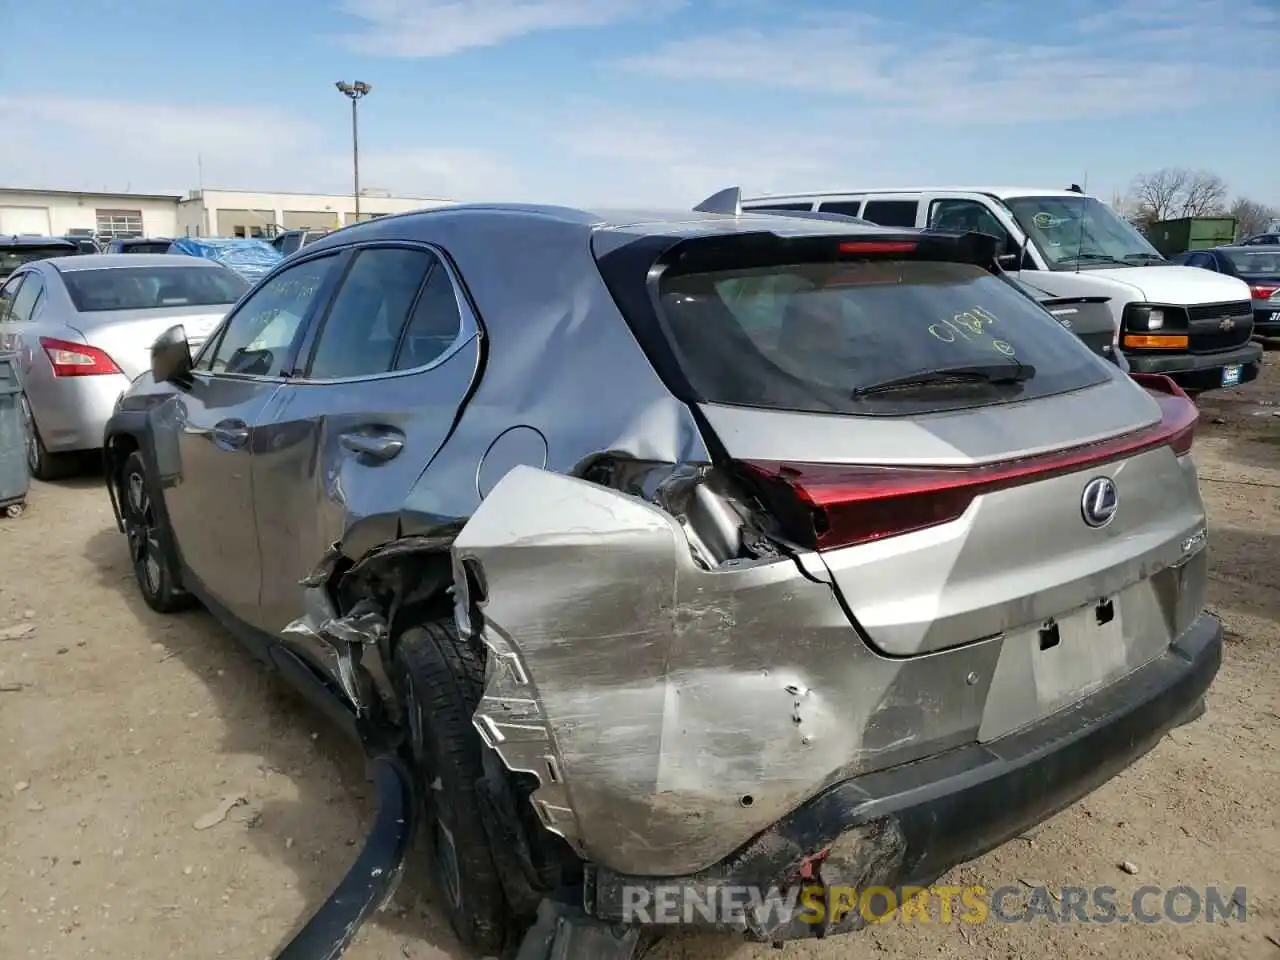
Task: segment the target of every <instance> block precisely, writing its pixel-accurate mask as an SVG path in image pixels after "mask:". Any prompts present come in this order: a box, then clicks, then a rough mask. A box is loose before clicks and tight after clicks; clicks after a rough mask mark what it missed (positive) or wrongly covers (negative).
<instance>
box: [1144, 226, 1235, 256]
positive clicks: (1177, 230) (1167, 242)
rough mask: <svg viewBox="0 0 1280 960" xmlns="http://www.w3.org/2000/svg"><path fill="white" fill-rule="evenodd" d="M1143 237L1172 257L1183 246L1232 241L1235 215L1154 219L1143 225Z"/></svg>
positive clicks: (1203, 247)
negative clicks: (1144, 228) (1145, 231)
mask: <svg viewBox="0 0 1280 960" xmlns="http://www.w3.org/2000/svg"><path fill="white" fill-rule="evenodd" d="M1147 239H1148V240H1150V241H1151V245H1152V246H1153V247H1155V248H1156V249H1157V250H1159V251H1160V255H1161V256H1165V257H1173V256H1177V255H1178V254H1180V253H1185V252H1186V251H1187V250H1208V249H1210V248H1211V247H1221V246H1225V245H1227V244H1230V243H1234V242H1235V239H1236V218H1235V217H1182V218H1180V219H1178V220H1157V221H1156V222H1155V223H1153V224H1151V226H1149V227H1148V228H1147Z"/></svg>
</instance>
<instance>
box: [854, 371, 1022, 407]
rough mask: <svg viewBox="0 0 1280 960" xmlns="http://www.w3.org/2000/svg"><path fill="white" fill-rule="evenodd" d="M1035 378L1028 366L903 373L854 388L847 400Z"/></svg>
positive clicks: (1003, 383) (999, 383)
mask: <svg viewBox="0 0 1280 960" xmlns="http://www.w3.org/2000/svg"><path fill="white" fill-rule="evenodd" d="M1035 375H1036V368H1035V367H1033V366H1032V365H1031V364H1029V363H1018V362H1016V361H1015V362H1013V363H977V364H967V365H964V366H954V367H934V368H933V369H931V370H919V371H917V372H915V373H905V374H902V375H901V376H897V377H891V378H889V379H887V380H877V381H875V382H874V383H868V384H867V385H865V386H862V387H855V388H854V389H853V392H852V393H850V394H849V399H851V400H856V399H858V398H859V397H866V396H870V395H872V394H875V393H885V392H887V391H890V390H912V389H915V388H917V387H935V386H949V385H953V384H966V385H971V384H975V383H976V384H982V385H984V386H989V385H994V386H1000V385H1006V384H1013V383H1022V382H1023V381H1025V380H1030V379H1031V378H1032V377H1034V376H1035Z"/></svg>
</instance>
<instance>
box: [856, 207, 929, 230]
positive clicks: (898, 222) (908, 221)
mask: <svg viewBox="0 0 1280 960" xmlns="http://www.w3.org/2000/svg"><path fill="white" fill-rule="evenodd" d="M919 210H920V201H918V200H868V201H867V208H866V209H865V210H863V211H862V219H863V220H870V221H871V222H872V223H878V224H880V226H882V227H914V226H915V225H916V213H917V212H918V211H919Z"/></svg>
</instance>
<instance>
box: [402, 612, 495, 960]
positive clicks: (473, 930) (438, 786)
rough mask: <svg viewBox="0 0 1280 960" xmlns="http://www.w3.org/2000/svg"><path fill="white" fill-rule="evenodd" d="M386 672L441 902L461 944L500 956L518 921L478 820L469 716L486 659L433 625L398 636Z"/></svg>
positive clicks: (476, 752) (477, 768)
mask: <svg viewBox="0 0 1280 960" xmlns="http://www.w3.org/2000/svg"><path fill="white" fill-rule="evenodd" d="M391 673H392V681H393V683H394V684H395V686H396V689H397V692H398V694H399V697H400V702H401V703H402V704H403V705H404V708H405V715H406V717H407V719H408V726H409V742H410V747H411V749H412V751H413V759H414V769H415V774H416V776H417V780H418V789H419V792H420V795H421V796H422V798H423V804H422V825H423V828H424V832H425V834H426V836H427V839H428V840H429V841H430V846H431V868H432V875H433V876H432V879H433V880H434V881H435V885H436V890H437V891H438V892H439V895H440V900H441V903H442V904H443V905H444V909H445V912H446V914H447V915H448V917H449V923H450V924H451V925H452V927H453V930H454V932H455V933H456V934H457V936H458V939H459V940H461V941H462V942H463V943H464V944H466V945H467V946H468V947H471V948H473V949H476V950H480V951H482V952H486V953H492V954H500V953H501V952H502V949H503V947H504V945H506V944H507V943H508V941H509V940H510V939H511V937H512V935H513V932H514V931H513V921H514V920H515V919H516V918H515V917H513V916H512V915H511V911H510V909H509V908H508V906H507V902H506V897H505V895H504V894H503V887H502V879H501V877H500V875H499V873H498V868H497V867H496V866H495V864H494V860H493V855H492V854H491V853H490V848H489V837H488V834H487V832H486V831H485V828H484V824H483V823H481V822H480V820H479V818H478V813H479V811H481V810H483V809H484V807H483V805H482V803H481V799H480V797H479V792H478V790H477V784H478V783H479V781H480V780H481V779H482V777H483V776H484V770H483V765H482V759H481V756H482V754H481V751H482V750H483V749H484V744H483V741H481V739H480V735H479V734H478V733H477V732H476V729H475V727H474V726H472V724H471V715H472V714H473V713H475V710H476V707H477V706H478V705H479V703H480V697H481V694H482V692H483V690H484V662H483V660H482V659H481V658H480V657H479V656H478V655H477V653H476V651H475V650H474V649H472V648H471V647H470V646H469V645H468V644H467V643H466V642H465V641H464V640H462V639H461V638H460V637H459V636H458V630H457V627H456V626H455V625H454V624H453V623H452V622H451V621H444V620H437V621H432V622H430V623H427V624H424V625H423V626H421V627H411V628H410V629H408V630H406V631H405V632H404V633H403V634H402V635H401V637H400V639H399V642H398V643H397V645H396V651H395V655H394V657H393V659H392V671H391Z"/></svg>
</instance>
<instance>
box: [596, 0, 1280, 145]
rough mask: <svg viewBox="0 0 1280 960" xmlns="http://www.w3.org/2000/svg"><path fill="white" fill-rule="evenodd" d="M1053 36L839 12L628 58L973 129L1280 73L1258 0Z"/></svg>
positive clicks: (1133, 104)
mask: <svg viewBox="0 0 1280 960" xmlns="http://www.w3.org/2000/svg"><path fill="white" fill-rule="evenodd" d="M1046 9H1047V8H1046ZM987 19H988V20H989V12H988V17H987ZM1045 36H1048V37H1051V38H1052V39H1051V40H1049V41H1047V42H1039V43H1015V42H1014V41H1012V40H1007V39H996V38H994V37H992V36H989V35H978V34H974V33H970V34H965V33H959V32H937V33H934V34H932V35H930V34H928V33H923V32H920V31H910V32H908V31H905V30H904V29H903V26H902V25H901V24H895V23H893V22H890V21H889V20H887V19H884V18H882V17H879V16H869V15H837V16H828V17H823V18H820V19H818V18H801V22H798V23H796V24H795V25H793V26H789V27H784V28H782V29H770V30H768V31H765V30H760V29H741V30H734V31H725V32H719V33H711V34H705V35H702V36H693V37H686V38H682V39H679V40H675V41H672V42H670V43H667V44H665V45H664V46H662V47H660V48H659V49H657V50H656V51H654V52H652V53H649V54H642V55H638V56H633V57H630V58H626V59H623V60H621V61H619V63H618V65H619V66H621V67H622V68H624V69H625V70H627V71H629V72H632V73H638V74H645V75H650V76H657V77H662V78H665V79H672V80H682V81H688V80H694V81H713V82H720V83H725V84H736V85H740V86H743V87H754V88H765V89H767V88H774V89H779V90H785V91H791V92H803V93H806V94H809V95H810V96H811V97H812V98H814V99H818V100H820V101H823V100H825V101H826V102H829V103H830V104H832V105H833V106H837V107H838V106H852V105H853V104H852V103H851V101H853V103H856V104H857V105H858V107H859V115H860V117H861V118H862V119H863V121H866V120H870V119H872V118H873V117H874V118H877V119H881V120H885V119H892V118H895V117H896V118H900V119H909V120H916V121H919V120H925V121H929V122H931V123H965V124H973V123H989V124H1007V123H1021V122H1027V121H1070V120H1078V119H1099V118H1105V117H1114V116H1127V115H1141V114H1143V113H1145V112H1151V111H1162V110H1166V109H1171V108H1183V107H1186V106H1189V105H1192V104H1195V103H1199V102H1202V101H1206V100H1211V99H1212V98H1213V97H1214V96H1215V95H1216V91H1215V87H1211V86H1209V85H1208V83H1209V82H1211V83H1213V84H1215V85H1218V89H1220V85H1221V84H1222V83H1223V82H1232V83H1235V82H1251V81H1264V80H1266V79H1270V80H1272V81H1280V61H1277V60H1275V58H1274V53H1273V51H1274V50H1276V49H1277V48H1280V23H1278V18H1277V15H1276V13H1275V12H1274V11H1273V10H1271V9H1270V8H1268V7H1265V6H1262V5H1260V4H1257V3H1254V2H1253V0H1199V2H1197V3H1194V4H1183V5H1179V6H1177V7H1173V8H1171V7H1169V6H1168V4H1167V3H1161V2H1158V0H1129V2H1127V3H1123V4H1121V5H1120V6H1118V7H1116V8H1114V9H1112V10H1109V11H1107V12H1105V13H1101V14H1094V15H1090V16H1088V17H1083V18H1077V19H1076V20H1075V21H1074V22H1071V21H1064V22H1063V23H1061V24H1060V25H1059V26H1057V27H1055V28H1052V29H1049V30H1047V31H1045ZM1206 51H1212V54H1211V55H1209V56H1206Z"/></svg>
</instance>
